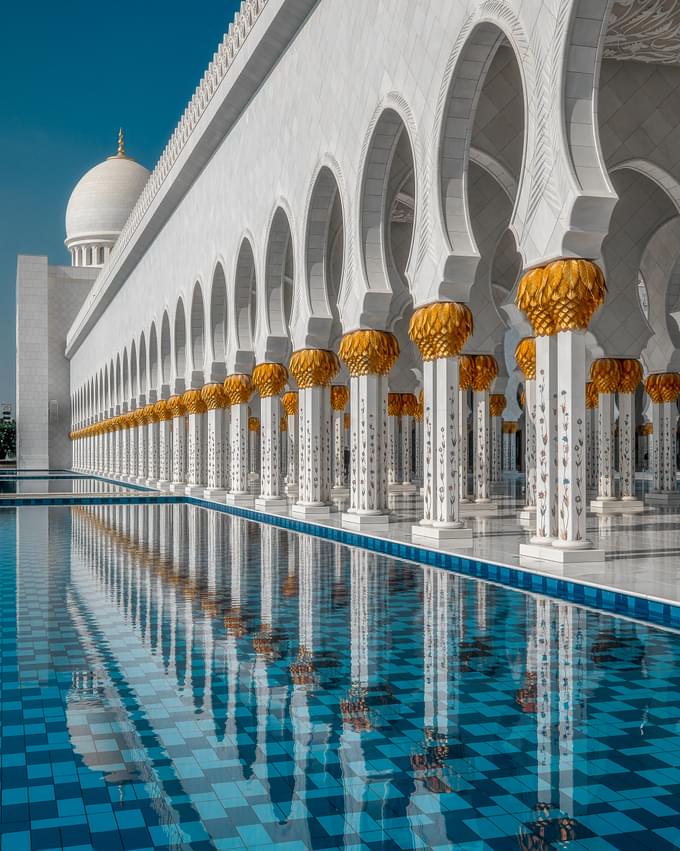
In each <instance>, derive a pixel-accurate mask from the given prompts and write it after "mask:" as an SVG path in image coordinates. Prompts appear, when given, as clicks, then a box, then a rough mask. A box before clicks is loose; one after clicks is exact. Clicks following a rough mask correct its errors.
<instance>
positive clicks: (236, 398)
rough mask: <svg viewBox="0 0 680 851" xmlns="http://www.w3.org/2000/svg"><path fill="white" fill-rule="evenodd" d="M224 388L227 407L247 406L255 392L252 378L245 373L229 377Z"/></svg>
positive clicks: (225, 380)
mask: <svg viewBox="0 0 680 851" xmlns="http://www.w3.org/2000/svg"><path fill="white" fill-rule="evenodd" d="M223 386H224V393H225V396H226V397H227V405H245V404H247V403H248V402H249V401H250V399H251V396H252V395H253V393H254V392H255V388H254V387H253V383H252V381H251V380H250V376H249V375H244V374H243V373H234V374H233V375H228V376H227V377H226V378H225V379H224V385H223Z"/></svg>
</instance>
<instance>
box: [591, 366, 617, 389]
mask: <svg viewBox="0 0 680 851" xmlns="http://www.w3.org/2000/svg"><path fill="white" fill-rule="evenodd" d="M590 380H591V381H592V382H593V383H594V384H595V387H597V392H598V393H616V391H617V390H618V388H619V381H620V380H621V366H620V363H619V361H618V360H617V359H616V358H598V359H597V360H594V361H593V363H592V366H591V367H590Z"/></svg>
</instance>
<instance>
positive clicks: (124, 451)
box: [120, 414, 134, 481]
mask: <svg viewBox="0 0 680 851" xmlns="http://www.w3.org/2000/svg"><path fill="white" fill-rule="evenodd" d="M133 422H134V420H133V418H132V414H123V415H122V416H121V425H122V435H121V454H120V478H121V480H122V481H127V478H128V475H129V474H130V431H131V429H132V423H133Z"/></svg>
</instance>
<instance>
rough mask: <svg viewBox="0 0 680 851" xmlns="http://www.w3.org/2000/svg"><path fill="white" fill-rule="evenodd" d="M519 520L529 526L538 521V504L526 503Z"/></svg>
mask: <svg viewBox="0 0 680 851" xmlns="http://www.w3.org/2000/svg"><path fill="white" fill-rule="evenodd" d="M518 519H519V522H520V523H521V524H523V525H526V526H529V525H532V524H535V523H536V506H535V505H525V506H524V508H523V509H522V510H521V511H520V513H519V515H518Z"/></svg>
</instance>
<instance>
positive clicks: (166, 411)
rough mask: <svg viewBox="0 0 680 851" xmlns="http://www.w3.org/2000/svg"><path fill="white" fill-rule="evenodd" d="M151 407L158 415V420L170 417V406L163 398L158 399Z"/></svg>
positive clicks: (163, 420)
mask: <svg viewBox="0 0 680 851" xmlns="http://www.w3.org/2000/svg"><path fill="white" fill-rule="evenodd" d="M153 409H154V411H155V413H156V416H157V417H158V421H159V422H161V423H162V422H165V421H166V420H171V419H172V413H171V411H170V408H169V407H168V403H167V402H166V400H165V399H159V400H158V402H156V404H155V405H154V406H153Z"/></svg>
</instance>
